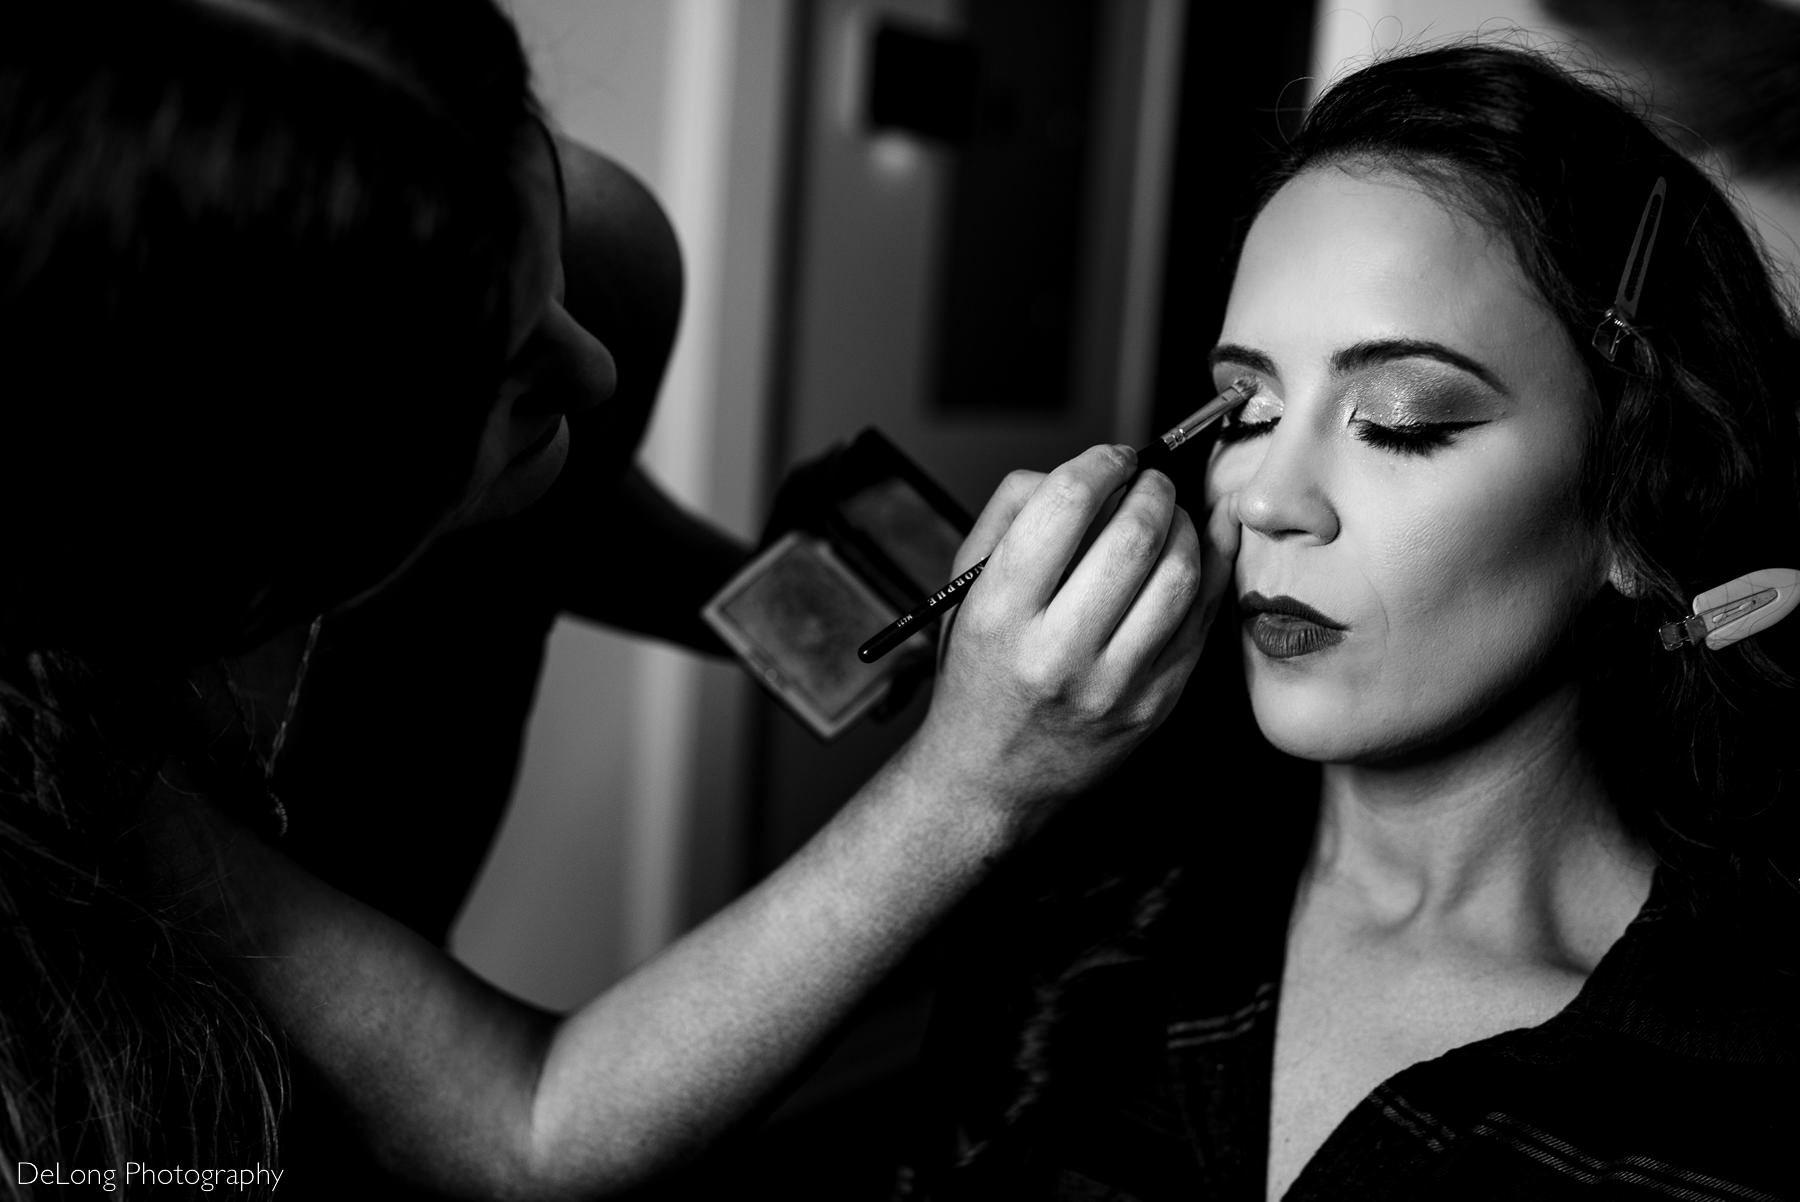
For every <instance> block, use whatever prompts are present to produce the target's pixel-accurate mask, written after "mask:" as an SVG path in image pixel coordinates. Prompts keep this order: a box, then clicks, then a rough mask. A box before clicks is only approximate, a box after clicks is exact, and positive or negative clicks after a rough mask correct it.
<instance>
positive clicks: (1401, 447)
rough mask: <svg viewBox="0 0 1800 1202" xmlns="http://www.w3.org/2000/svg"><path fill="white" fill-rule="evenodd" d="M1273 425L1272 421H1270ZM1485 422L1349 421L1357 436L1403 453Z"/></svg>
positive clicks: (1431, 447) (1418, 451)
mask: <svg viewBox="0 0 1800 1202" xmlns="http://www.w3.org/2000/svg"><path fill="white" fill-rule="evenodd" d="M1269 424H1270V425H1271V426H1272V425H1274V423H1273V422H1270V423H1269ZM1485 424H1486V423H1484V422H1404V423H1397V424H1395V425H1392V426H1382V425H1377V424H1376V423H1375V422H1372V421H1368V420H1357V421H1353V422H1351V423H1350V425H1351V426H1352V427H1353V428H1354V429H1355V430H1356V436H1357V437H1358V438H1360V439H1362V440H1363V441H1364V442H1366V443H1368V444H1369V445H1370V446H1372V447H1380V448H1381V449H1382V450H1384V451H1394V452H1396V453H1398V454H1401V455H1429V454H1430V453H1431V452H1433V451H1435V450H1437V449H1438V448H1439V447H1447V446H1449V445H1450V444H1451V443H1453V442H1455V441H1456V436H1457V435H1458V434H1459V433H1461V432H1462V431H1464V430H1467V429H1470V428H1471V427H1474V426H1480V425H1485Z"/></svg>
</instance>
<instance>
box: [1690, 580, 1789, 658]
mask: <svg viewBox="0 0 1800 1202" xmlns="http://www.w3.org/2000/svg"><path fill="white" fill-rule="evenodd" d="M1796 604H1800V572H1797V571H1795V570H1794V569H1792V568H1764V569H1763V570H1762V571H1760V572H1749V573H1747V574H1745V575H1743V576H1739V577H1738V578H1737V579H1736V580H1732V581H1729V582H1727V583H1725V584H1721V585H1720V586H1719V587H1718V588H1714V589H1708V590H1706V591H1705V592H1704V593H1701V594H1700V595H1699V596H1698V597H1695V598H1694V616H1693V617H1691V618H1682V619H1680V620H1679V621H1675V622H1668V623H1665V624H1664V625H1663V626H1662V627H1661V628H1660V629H1659V630H1658V631H1657V633H1658V634H1660V635H1661V636H1662V645H1663V650H1665V651H1673V650H1675V649H1676V648H1677V647H1689V646H1693V647H1698V646H1699V645H1700V644H1701V643H1705V644H1706V645H1707V646H1708V647H1710V648H1712V649H1713V650H1714V651H1717V650H1718V649H1719V648H1720V647H1728V646H1730V645H1731V644H1732V643H1735V642H1737V641H1738V640H1739V639H1741V638H1746V637H1748V636H1750V635H1753V634H1755V633H1756V632H1757V631H1759V630H1766V629H1768V628H1769V627H1770V626H1773V625H1775V623H1777V622H1779V621H1781V619H1783V618H1785V617H1787V615H1788V614H1789V613H1790V612H1791V611H1792V610H1793V608H1794V606H1795V605H1796Z"/></svg>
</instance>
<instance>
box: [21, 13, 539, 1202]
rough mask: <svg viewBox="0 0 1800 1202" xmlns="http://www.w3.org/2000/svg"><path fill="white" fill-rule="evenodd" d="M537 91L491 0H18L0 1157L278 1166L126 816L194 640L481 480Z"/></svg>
mask: <svg viewBox="0 0 1800 1202" xmlns="http://www.w3.org/2000/svg"><path fill="white" fill-rule="evenodd" d="M533 114H534V109H533V102H532V100H531V96H530V89H529V81H528V73H527V68H526V64H525V59H524V55H523V52H522V49H521V47H520V44H519V40H518V36H517V33H516V31H515V30H514V29H513V27H512V25H511V24H510V22H509V21H508V20H507V19H506V18H505V17H504V16H503V15H501V13H500V12H499V11H498V10H497V9H496V8H495V7H494V6H493V5H492V3H491V0H432V2H431V3H429V4H419V3H415V2H413V0H56V2H55V3H48V4H9V5H5V6H4V7H3V11H0V514H4V515H5V516H4V523H3V525H4V531H5V532H4V534H0V979H3V980H5V981H6V982H7V985H6V989H5V1000H4V1003H3V1004H0V1098H3V1100H4V1103H5V1105H4V1113H3V1114H0V1153H3V1155H0V1159H4V1160H6V1161H8V1162H16V1161H18V1160H21V1159H23V1160H30V1161H34V1162H37V1163H40V1164H48V1163H52V1162H57V1161H60V1162H61V1163H63V1164H65V1165H69V1164H94V1163H96V1162H98V1163H104V1164H109V1165H114V1166H118V1165H122V1164H123V1162H124V1159H125V1157H126V1156H127V1155H129V1156H131V1157H132V1158H133V1159H138V1160H144V1159H145V1156H146V1153H147V1152H152V1151H162V1152H167V1153H170V1154H171V1155H175V1154H184V1153H185V1155H186V1157H187V1159H188V1162H189V1163H195V1162H196V1161H197V1162H198V1163H202V1164H205V1163H220V1164H223V1163H234V1162H233V1161H232V1160H230V1159H229V1158H228V1156H227V1155H226V1154H227V1153H229V1152H231V1151H232V1150H233V1149H234V1148H235V1149H237V1150H238V1151H245V1150H247V1151H248V1152H249V1154H250V1155H251V1156H252V1157H253V1158H254V1157H255V1156H256V1155H257V1154H260V1155H261V1160H262V1162H263V1163H265V1164H266V1163H269V1162H270V1160H271V1154H272V1153H273V1150H274V1149H273V1146H272V1143H273V1136H272V1131H273V1127H272V1107H273V1106H274V1104H275V1102H276V1099H277V1097H278V1095H279V1091H280V1084H281V1074H280V1068H279V1064H278V1058H277V1057H275V1056H274V1054H273V1053H274V1050H275V1049H274V1045H273V1043H272V1042H271V1040H270V1039H269V1037H268V1036H267V1035H266V1034H265V1033H263V1031H262V1028H261V1026H260V1024H259V1022H258V1021H257V1019H256V1017H255V1015H254V1013H253V1011H252V1010H251V1008H250V1007H249V1006H248V1005H247V1004H246V1003H245V1002H244V1001H243V999H241V998H239V997H238V996H236V995H235V994H234V993H233V991H232V989H231V987H230V985H229V984H227V983H226V982H225V981H223V980H222V979H220V978H219V977H218V976H217V975H216V974H214V973H213V972H211V971H209V969H208V968H207V966H206V964H205V962H204V957H203V956H202V955H201V954H200V952H199V951H198V950H197V949H198V943H197V935H196V933H195V932H194V931H192V930H190V929H188V928H187V926H186V925H184V924H183V923H182V922H181V921H179V920H177V919H176V918H175V917H174V916H173V911H171V909H170V908H169V905H168V903H167V900H166V899H164V898H161V897H159V896H158V895H157V893H156V891H155V890H153V889H151V888H150V887H149V886H148V884H147V883H146V881H145V880H144V879H143V878H144V874H143V872H142V870H141V863H140V864H139V865H138V866H137V867H133V863H134V861H133V854H132V853H133V850H134V845H133V844H132V842H131V838H132V835H131V824H132V815H133V813H134V809H135V807H136V806H137V805H138V803H139V802H140V801H141V800H142V798H143V796H144V794H145V792H146V790H147V788H148V785H149V783H150V781H151V778H152V775H153V774H154V772H155V771H156V769H157V767H158V766H159V764H160V762H161V759H162V757H163V756H164V755H166V754H167V753H168V752H169V750H170V749H171V747H172V745H173V743H174V741H175V740H176V739H178V738H179V737H180V734H179V732H178V731H177V730H176V729H175V727H174V725H173V722H172V715H174V714H177V713H179V712H180V711H181V709H182V707H181V706H180V705H178V704H175V703H174V701H173V699H174V698H176V697H178V696H179V690H180V689H182V688H183V687H184V686H183V684H182V681H183V678H184V677H185V675H186V674H187V673H188V672H189V671H190V670H192V669H193V668H195V667H196V666H197V665H203V664H205V663H208V662H210V661H213V660H216V659H218V658H219V657H222V656H225V655H227V654H229V653H232V652H235V651H240V650H243V649H246V648H248V647H250V646H253V645H255V644H257V643H258V642H260V641H262V640H263V639H265V638H267V637H268V636H269V635H270V634H272V633H274V632H275V631H278V630H281V629H283V628H286V627H289V626H291V625H293V624H294V623H296V622H297V621H300V620H303V619H304V618H306V617H309V616H311V615H312V614H315V613H318V612H320V611H322V610H324V609H326V608H328V607H329V606H331V605H333V604H336V603H339V602H342V601H344V600H346V599H348V598H350V597H352V596H354V595H356V594H358V593H360V592H362V591H364V590H366V589H368V588H369V587H371V586H373V585H375V584H377V583H378V582H380V581H381V580H382V579H383V578H385V577H386V576H387V575H388V574H390V573H391V572H393V571H394V570H395V569H396V567H398V565H399V564H400V563H401V562H402V560H403V559H404V557H405V556H406V555H407V554H408V553H409V552H410V551H411V550H413V549H414V548H416V547H417V546H418V545H419V544H420V542H421V541H422V540H423V539H424V538H425V536H426V535H427V533H428V532H429V530H430V529H431V528H432V526H433V525H434V524H435V523H436V522H437V521H438V520H439V519H440V518H441V517H442V515H443V514H444V513H445V512H446V511H447V510H448V509H449V507H450V506H451V505H452V504H453V503H454V502H455V501H456V500H457V499H458V498H459V496H460V494H461V492H462V490H463V489H464V488H465V487H466V485H467V481H468V478H469V475H470V473H471V471H472V468H473V464H474V453H475V447H476V444H477V440H478V437H479V433H480V430H481V427H482V424H483V422H484V420H485V418H486V415H487V413H488V411H489V409H490V407H491V404H492V402H493V398H494V397H495V395H496V392H497V390H498V387H499V384H500V381H501V378H502V374H503V371H504V364H505V359H506V354H507V346H506V341H507V337H508V331H509V329H510V326H511V322H512V314H511V313H510V312H509V307H510V306H511V305H512V304H513V303H514V298H513V297H512V295H511V293H512V289H511V286H510V283H509V281H510V280H511V278H512V275H513V270H514V265H515V261H516V259H517V257H518V255H519V254H520V253H521V239H522V227H523V222H524V216H523V214H524V208H523V205H524V200H523V198H522V196H521V195H520V194H519V191H518V185H517V183H516V176H515V173H514V171H513V167H514V165H515V163H516V159H517V154H518V147H519V145H520V144H521V143H520V138H521V135H522V131H524V130H525V129H526V128H527V125H526V122H527V120H528V119H529V118H530V117H531V116H533ZM238 1163H248V1162H238ZM8 1188H9V1189H17V1188H19V1187H18V1185H17V1182H16V1180H12V1181H9V1182H8Z"/></svg>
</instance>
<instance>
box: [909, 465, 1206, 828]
mask: <svg viewBox="0 0 1800 1202" xmlns="http://www.w3.org/2000/svg"><path fill="white" fill-rule="evenodd" d="M1135 466H1136V458H1135V455H1134V454H1133V453H1132V451H1131V450H1130V449H1129V448H1126V447H1113V446H1099V447H1094V448H1091V449H1090V450H1088V451H1086V452H1084V453H1083V454H1081V455H1079V456H1077V457H1076V458H1074V459H1072V460H1070V461H1069V462H1067V463H1065V464H1063V465H1062V466H1061V467H1058V468H1057V469H1056V470H1055V471H1053V472H1051V473H1049V474H1048V475H1042V474H1039V473H1033V472H1015V473H1013V474H1012V475H1011V476H1009V477H1007V479H1006V481H1005V482H1004V483H1003V484H1002V485H1001V486H1000V488H999V490H998V491H996V492H995V493H994V496H993V498H992V499H991V500H990V501H989V502H988V505H987V508H986V509H985V510H984V511H983V512H982V514H981V517H980V518H979V519H978V520H977V521H976V523H975V527H974V529H973V530H972V531H971V532H970V534H969V537H968V539H967V541H965V542H964V543H963V545H962V548H961V549H960V550H959V551H958V553H957V561H956V571H957V572H959V573H960V572H961V571H963V570H964V569H966V568H968V567H969V566H970V565H972V564H973V563H975V561H977V560H979V559H980V558H982V557H983V556H987V557H988V564H987V567H986V568H985V569H984V570H983V572H982V574H981V576H980V578H979V579H978V580H977V581H976V582H975V584H974V585H973V586H971V588H970V589H969V592H968V595H967V597H966V599H965V600H964V601H963V603H962V605H961V606H960V608H959V609H958V610H957V612H956V613H955V614H954V615H953V616H954V619H955V621H954V623H953V624H951V625H950V626H948V627H947V629H946V630H945V632H944V638H945V640H946V646H945V651H944V656H943V664H942V667H941V669H940V671H939V675H938V681H937V685H936V689H935V691H934V695H933V697H932V705H931V711H930V713H929V714H928V715H927V716H926V719H925V722H924V724H923V726H922V727H921V728H920V730H919V733H918V734H917V735H916V736H915V737H914V740H913V742H912V743H911V744H909V746H908V748H907V752H906V755H907V757H908V759H909V760H911V761H912V765H913V770H915V771H924V772H927V773H929V774H931V775H933V776H934V777H936V778H938V779H939V781H940V784H941V787H944V788H947V789H951V790H954V791H956V792H958V793H964V794H967V795H968V797H969V798H970V800H971V801H972V802H990V803H994V804H997V805H998V806H1000V807H1001V809H1002V811H1003V813H1004V814H1005V816H1006V817H1007V818H1009V819H1011V820H1015V821H1017V822H1018V823H1019V824H1020V826H1021V828H1022V829H1025V830H1029V829H1031V828H1033V827H1035V826H1036V825H1037V823H1038V822H1041V821H1042V820H1043V819H1044V818H1046V817H1048V815H1049V814H1050V812H1051V811H1052V810H1054V808H1055V806H1056V804H1057V803H1058V802H1060V801H1061V800H1063V799H1065V798H1067V797H1069V796H1072V795H1074V794H1076V793H1079V792H1080V791H1082V790H1083V789H1084V788H1086V787H1087V786H1089V785H1091V784H1092V783H1094V782H1095V781H1096V780H1097V779H1098V778H1100V777H1101V776H1103V775H1104V774H1105V773H1106V772H1107V771H1109V770H1110V769H1112V768H1113V767H1115V766H1116V765H1117V764H1118V763H1119V762H1120V761H1121V760H1123V759H1124V757H1125V756H1126V755H1127V754H1128V753H1129V752H1130V751H1131V750H1132V749H1133V748H1134V747H1136V746H1137V744H1138V743H1139V742H1141V741H1142V740H1143V739H1144V738H1145V736H1147V735H1148V734H1149V733H1150V732H1151V731H1152V730H1154V729H1155V728H1156V726H1157V725H1158V724H1159V723H1160V722H1161V721H1162V719H1163V718H1164V717H1165V716H1166V715H1167V714H1168V712H1169V710H1170V708H1171V707H1172V706H1173V705H1174V703H1175V699H1176V697H1177V696H1178V695H1179V694H1180V692H1181V689H1182V686H1183V685H1184V684H1185V683H1186V681H1187V678H1188V675H1189V673H1190V672H1191V671H1192V670H1193V667H1194V663H1195V661H1196V660H1197V659H1198V658H1199V655H1200V647H1201V643H1202V641H1203V639H1204V637H1205V634H1206V629H1207V627H1208V625H1209V624H1210V623H1211V620H1212V616H1213V614H1214V613H1215V612H1216V610H1217V609H1218V604H1219V601H1220V599H1221V597H1222V596H1223V595H1224V591H1225V588H1226V586H1227V584H1228V582H1229V581H1230V578H1231V560H1232V558H1233V557H1234V556H1235V555H1236V554H1237V538H1238V526H1237V523H1236V520H1235V516H1234V512H1233V510H1234V506H1233V505H1232V504H1231V500H1232V498H1226V500H1225V502H1224V503H1222V504H1220V505H1219V506H1216V507H1215V513H1214V515H1213V518H1214V520H1212V521H1210V522H1209V523H1208V531H1207V535H1206V538H1205V539H1204V540H1202V538H1201V537H1200V535H1199V533H1198V532H1197V531H1196V529H1195V527H1194V523H1193V522H1192V520H1191V519H1190V518H1189V517H1188V515H1187V513H1186V512H1185V511H1184V510H1182V509H1181V508H1180V507H1179V506H1177V505H1176V503H1175V488H1174V485H1173V484H1171V483H1170V481H1169V480H1168V478H1167V477H1165V476H1163V475H1162V474H1161V473H1159V472H1146V473H1144V474H1143V475H1142V476H1139V477H1138V478H1137V479H1136V480H1135V481H1132V482H1131V484H1130V487H1129V489H1127V490H1126V492H1125V493H1124V496H1123V498H1122V499H1121V500H1120V501H1119V504H1118V506H1117V508H1116V509H1113V510H1112V512H1111V513H1110V514H1107V513H1105V510H1106V503H1107V501H1108V498H1109V497H1110V496H1111V495H1112V494H1113V493H1115V492H1116V491H1117V490H1118V489H1119V488H1120V486H1121V485H1124V484H1125V483H1126V482H1127V481H1128V480H1130V479H1131V474H1132V471H1133V470H1134V468H1135ZM1095 526H1097V529H1094V530H1090V527H1095ZM1090 534H1091V535H1092V541H1091V542H1088V541H1085V540H1087V539H1088V537H1089V536H1090ZM1203 542H1204V545H1203Z"/></svg>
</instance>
